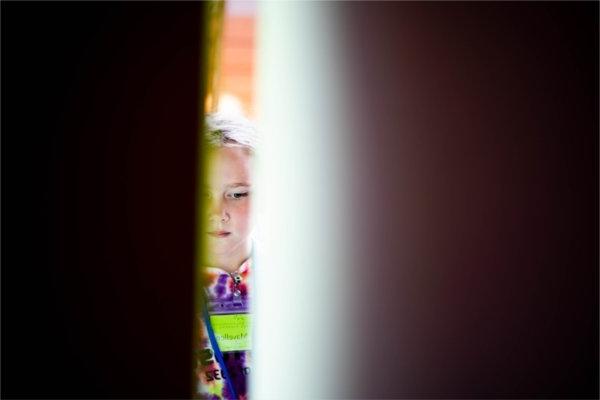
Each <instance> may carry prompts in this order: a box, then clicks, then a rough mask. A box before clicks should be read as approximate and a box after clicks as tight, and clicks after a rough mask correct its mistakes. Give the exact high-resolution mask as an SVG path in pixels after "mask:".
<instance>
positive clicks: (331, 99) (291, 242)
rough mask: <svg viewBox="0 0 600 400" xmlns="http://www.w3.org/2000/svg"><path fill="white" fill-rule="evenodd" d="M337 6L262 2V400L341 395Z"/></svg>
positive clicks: (255, 388)
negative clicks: (334, 7) (334, 11)
mask: <svg viewBox="0 0 600 400" xmlns="http://www.w3.org/2000/svg"><path fill="white" fill-rule="evenodd" d="M332 11H333V8H332V7H331V6H330V5H328V3H325V2H323V3H321V2H261V3H260V4H259V14H258V20H257V22H258V26H257V27H258V38H257V39H258V41H257V67H258V80H257V82H258V87H257V94H258V116H259V117H258V123H259V130H260V131H261V136H262V143H261V145H260V150H259V156H258V167H257V187H258V191H257V195H256V214H255V215H256V216H257V223H258V234H257V236H258V244H259V246H258V250H257V262H256V274H255V278H256V286H255V289H256V290H255V296H254V299H255V300H254V306H255V309H254V315H255V318H254V337H253V339H254V344H253V357H252V358H253V361H252V365H253V367H252V373H251V376H252V398H253V399H267V398H272V399H294V398H297V399H310V398H323V397H339V395H340V391H339V389H340V387H342V386H340V385H344V382H343V379H342V376H341V375H342V371H343V368H342V366H343V365H344V364H345V363H347V362H349V361H350V360H346V359H345V358H344V357H349V356H348V352H346V351H344V349H345V343H346V341H345V326H346V322H347V321H346V320H345V319H344V315H348V314H349V312H348V311H349V310H345V307H344V304H345V301H344V299H343V298H342V296H343V287H344V285H345V284H347V282H348V281H347V279H348V277H349V274H348V271H345V270H344V266H345V265H346V259H345V257H346V256H345V254H346V253H347V252H346V248H345V246H346V239H345V235H346V234H345V232H346V223H345V220H346V219H347V218H348V216H347V215H346V210H347V208H346V207H345V204H346V202H345V196H344V192H345V191H346V189H345V188H344V186H343V185H344V182H347V181H348V180H347V179H346V177H344V170H345V165H344V163H345V160H344V154H346V150H345V146H344V138H343V135H344V129H343V124H344V122H343V121H345V119H344V118H343V116H342V115H341V113H340V108H341V104H342V103H341V99H340V96H341V88H340V81H341V77H340V71H341V70H342V67H343V66H340V65H337V64H338V54H336V40H337V39H336V37H337V36H336V34H337V32H336V29H335V24H334V22H335V15H332Z"/></svg>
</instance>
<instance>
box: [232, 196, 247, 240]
mask: <svg viewBox="0 0 600 400" xmlns="http://www.w3.org/2000/svg"><path fill="white" fill-rule="evenodd" d="M233 214H234V215H233V219H234V220H235V226H236V229H237V231H238V233H239V234H246V233H248V231H249V230H250V202H244V203H242V204H239V205H238V206H236V207H235V209H234V211H233Z"/></svg>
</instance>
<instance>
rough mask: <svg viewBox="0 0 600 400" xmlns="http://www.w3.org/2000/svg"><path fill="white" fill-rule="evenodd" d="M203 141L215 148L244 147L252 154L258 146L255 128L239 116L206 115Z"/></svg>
mask: <svg viewBox="0 0 600 400" xmlns="http://www.w3.org/2000/svg"><path fill="white" fill-rule="evenodd" d="M204 138H205V140H206V141H207V142H208V143H209V144H210V145H212V146H215V147H245V148H247V149H248V150H250V152H252V153H254V151H255V150H256V147H257V145H258V137H257V132H256V127H255V126H254V124H253V123H252V122H250V120H248V119H246V118H244V117H242V116H241V115H228V114H223V113H219V112H216V113H212V114H208V115H206V119H205V130H204Z"/></svg>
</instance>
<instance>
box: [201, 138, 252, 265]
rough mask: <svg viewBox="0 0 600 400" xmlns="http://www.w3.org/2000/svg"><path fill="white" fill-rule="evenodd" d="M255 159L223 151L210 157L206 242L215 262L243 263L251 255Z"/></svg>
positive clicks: (236, 151)
mask: <svg viewBox="0 0 600 400" xmlns="http://www.w3.org/2000/svg"><path fill="white" fill-rule="evenodd" d="M250 162H251V155H250V154H249V152H248V150H247V149H245V148H243V147H219V148H216V149H214V150H213V151H211V153H210V155H209V166H210V167H209V174H208V181H207V183H208V187H206V188H205V193H206V196H207V203H208V204H207V211H208V216H207V217H208V218H207V229H206V235H207V236H206V239H207V245H208V254H209V259H210V261H211V262H214V263H227V262H230V261H232V260H233V261H243V259H245V258H247V257H248V256H249V254H248V253H249V251H250V232H251V226H250V225H251V224H250V219H251V218H250V204H251V196H252V192H251V191H252V177H251V174H250V172H251V171H250Z"/></svg>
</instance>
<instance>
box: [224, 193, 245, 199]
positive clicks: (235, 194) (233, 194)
mask: <svg viewBox="0 0 600 400" xmlns="http://www.w3.org/2000/svg"><path fill="white" fill-rule="evenodd" d="M248 194H249V192H234V193H230V194H229V197H231V198H232V199H236V200H238V199H241V198H243V197H248Z"/></svg>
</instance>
